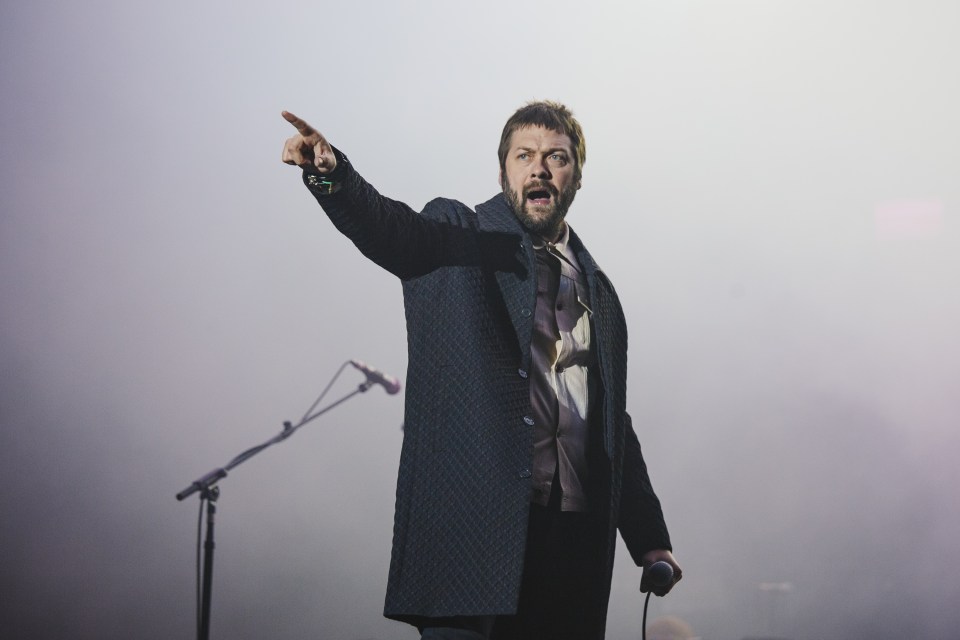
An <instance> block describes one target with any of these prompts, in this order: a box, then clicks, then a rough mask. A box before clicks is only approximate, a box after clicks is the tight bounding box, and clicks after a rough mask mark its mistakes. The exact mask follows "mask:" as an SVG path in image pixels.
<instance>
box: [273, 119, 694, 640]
mask: <svg viewBox="0 0 960 640" xmlns="http://www.w3.org/2000/svg"><path fill="white" fill-rule="evenodd" d="M283 117H284V118H285V119H286V120H287V121H288V122H290V123H291V124H292V125H293V126H294V127H295V128H296V129H297V135H295V136H293V137H292V138H290V139H289V140H287V141H286V144H285V145H284V149H283V158H282V159H283V161H284V162H286V163H287V164H292V165H298V166H300V167H302V168H303V170H304V171H303V178H304V182H305V184H306V185H307V187H308V188H309V189H310V191H311V192H312V193H313V195H314V196H315V197H316V199H317V200H318V201H319V203H320V205H321V206H322V207H323V209H324V211H325V212H326V213H327V215H328V216H329V218H330V219H331V221H332V222H333V223H334V225H335V226H336V227H337V228H338V229H339V230H340V231H341V232H342V233H343V234H344V235H346V236H347V237H348V238H350V239H351V240H352V241H353V242H354V244H356V246H357V247H358V248H359V249H360V251H361V252H363V254H364V255H366V256H367V257H368V258H370V259H371V260H373V261H374V262H376V263H377V264H379V265H381V266H382V267H384V268H385V269H387V270H388V271H390V272H392V273H393V274H395V275H396V276H398V277H399V278H400V279H401V280H402V282H403V291H404V305H405V308H406V320H407V333H408V348H409V364H408V371H407V396H406V409H405V418H404V424H405V428H404V441H403V448H402V451H401V458H400V472H399V476H398V481H397V506H396V514H395V521H394V541H393V554H392V558H391V564H390V577H389V581H388V585H387V596H386V604H385V609H384V615H386V616H387V617H390V618H393V619H397V620H402V621H405V622H409V623H410V624H413V625H416V626H417V627H418V628H419V629H420V631H421V633H422V636H421V637H422V638H464V639H465V638H472V639H478V638H496V639H505V638H509V639H525V640H532V639H537V640H558V639H563V638H570V639H576V640H584V639H592V638H602V637H603V634H604V626H605V623H606V611H607V602H608V599H609V593H610V580H611V572H612V570H613V556H614V548H615V541H616V531H617V529H619V530H620V532H621V535H622V536H623V539H624V541H625V542H626V544H627V547H628V549H629V551H630V554H631V556H632V557H633V559H634V561H635V562H636V563H637V564H638V565H641V566H643V567H644V568H645V569H646V567H649V566H650V565H651V564H653V563H654V562H657V561H660V560H663V561H666V562H668V563H669V564H671V565H672V566H673V569H674V582H675V581H677V580H679V579H680V576H681V572H680V567H679V566H678V565H677V563H676V561H675V560H674V558H673V555H672V553H671V546H670V540H669V536H668V534H667V528H666V525H665V524H664V521H663V516H662V513H661V509H660V503H659V500H658V499H657V497H656V495H655V494H654V492H653V489H652V487H651V485H650V481H649V478H648V476H647V471H646V466H645V464H644V461H643V457H642V455H641V451H640V445H639V443H638V441H637V437H636V435H635V434H634V431H633V428H632V426H631V423H630V417H629V415H628V414H627V412H626V372H627V360H626V347H627V335H626V322H625V321H624V318H623V312H622V310H621V307H620V303H619V301H618V299H617V296H616V293H615V292H614V290H613V287H612V285H611V284H610V282H609V280H608V279H607V277H606V275H605V274H604V273H603V272H602V271H601V270H600V269H599V268H598V267H597V265H596V263H595V262H594V260H593V258H592V257H591V256H590V254H589V253H588V252H587V250H586V249H585V248H584V246H583V244H582V243H581V242H580V240H579V238H578V237H577V236H576V234H574V233H573V232H572V230H571V229H570V227H569V226H568V225H567V223H566V220H565V217H566V214H567V210H568V208H569V207H570V205H571V203H572V202H573V200H574V196H575V195H576V192H577V190H578V189H579V188H580V183H581V175H582V168H583V163H584V160H585V156H586V145H585V143H584V139H583V132H582V130H581V128H580V124H579V123H578V122H577V121H576V119H574V117H573V115H572V114H571V113H570V111H569V110H568V109H567V108H566V107H564V106H563V105H560V104H557V103H553V102H534V103H530V104H528V105H526V106H525V107H522V108H521V109H519V110H518V111H517V112H516V113H515V114H514V115H513V116H512V117H511V118H510V119H509V120H508V121H507V124H506V126H505V127H504V130H503V134H502V136H501V141H500V147H499V151H498V155H499V159H500V186H501V188H502V193H500V194H498V195H496V196H495V197H493V198H492V199H490V200H489V201H487V202H485V203H483V204H481V205H478V206H477V207H476V209H475V210H471V209H470V208H468V207H466V206H465V205H463V204H461V203H459V202H456V201H453V200H445V199H436V200H433V201H431V202H430V203H428V204H427V206H426V207H425V208H424V210H423V212H422V213H419V214H418V213H416V212H414V211H413V210H412V209H410V208H409V207H408V206H406V205H405V204H403V203H401V202H397V201H394V200H391V199H389V198H385V197H383V196H381V195H380V194H379V193H378V192H377V191H376V190H375V189H374V188H373V187H372V186H371V185H369V184H368V183H367V182H366V181H364V180H363V178H361V177H360V175H359V174H358V173H357V171H356V170H355V169H354V168H353V165H352V164H351V163H350V162H349V161H348V160H347V158H346V156H344V155H343V154H342V153H341V152H340V151H339V150H337V149H335V148H333V147H332V146H331V145H330V144H329V143H328V142H327V140H326V139H325V138H324V137H323V136H322V135H321V134H320V133H319V132H318V131H316V130H315V129H313V128H312V127H311V126H310V125H308V124H307V123H306V122H304V121H303V120H301V119H299V118H297V117H296V116H294V115H293V114H291V113H288V112H286V111H285V112H283ZM649 582H650V581H649V580H648V577H647V575H646V571H645V572H644V576H643V578H642V579H641V588H642V589H644V590H653V591H654V592H655V593H658V594H659V595H664V594H665V593H667V592H668V591H669V590H670V588H671V587H672V586H673V584H672V583H671V584H669V585H666V586H663V587H654V586H653V585H652V584H649Z"/></svg>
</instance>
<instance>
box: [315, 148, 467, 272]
mask: <svg viewBox="0 0 960 640" xmlns="http://www.w3.org/2000/svg"><path fill="white" fill-rule="evenodd" d="M334 152H335V153H336V157H337V168H336V170H335V171H334V173H333V174H331V177H335V179H336V181H337V182H338V183H339V184H340V185H341V188H340V190H339V191H337V192H336V193H332V194H324V193H321V192H320V191H319V190H317V189H314V188H311V186H310V184H309V182H308V181H307V174H306V173H305V174H304V183H305V184H306V185H307V188H308V189H309V190H310V192H311V193H312V194H313V195H314V197H315V198H316V199H317V202H319V203H320V206H321V207H322V208H323V210H324V212H325V213H326V214H327V217H329V218H330V220H331V221H332V222H333V224H334V226H335V227H336V228H337V229H338V230H339V231H340V232H341V233H343V234H344V235H345V236H347V237H348V238H349V239H350V240H351V241H352V242H353V243H354V245H356V247H357V248H358V249H359V250H360V252H361V253H363V255H365V256H366V257H367V258H369V259H370V260H372V261H373V262H375V263H376V264H378V265H380V266H381V267H383V268H384V269H386V270H387V271H389V272H391V273H393V274H394V275H396V276H397V277H399V278H401V279H410V278H414V277H416V276H421V275H424V274H426V273H429V272H430V271H433V270H434V269H436V268H438V267H440V266H444V265H446V264H451V263H452V262H454V261H457V262H462V261H463V260H464V255H468V256H469V255H470V254H471V252H465V250H464V249H465V245H470V244H473V243H472V241H471V233H470V231H469V229H468V228H467V227H468V226H469V221H468V220H467V219H466V218H465V216H464V215H463V210H466V207H463V205H459V203H456V202H454V201H452V200H444V199H440V198H438V199H435V200H432V201H431V202H429V203H427V206H426V207H425V208H424V211H423V213H422V214H421V213H417V212H416V211H414V210H413V209H411V208H410V207H409V206H407V205H406V204H404V203H403V202H399V201H397V200H392V199H390V198H387V197H385V196H382V195H380V193H379V192H378V191H377V190H376V189H375V188H374V187H373V186H372V185H371V184H370V183H368V182H367V181H366V180H364V179H363V177H361V176H360V174H359V173H357V171H356V170H355V169H354V168H353V165H352V164H350V162H349V161H348V160H347V158H346V156H344V155H343V154H342V153H341V152H340V151H339V150H336V149H335V150H334ZM458 205H459V206H458Z"/></svg>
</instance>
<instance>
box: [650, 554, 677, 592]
mask: <svg viewBox="0 0 960 640" xmlns="http://www.w3.org/2000/svg"><path fill="white" fill-rule="evenodd" d="M647 575H648V576H649V578H650V584H652V585H653V586H655V587H665V586H667V585H669V584H670V583H671V582H673V567H672V566H670V563H669V562H664V561H663V560H660V561H659V562H654V563H653V564H652V565H650V566H649V567H647Z"/></svg>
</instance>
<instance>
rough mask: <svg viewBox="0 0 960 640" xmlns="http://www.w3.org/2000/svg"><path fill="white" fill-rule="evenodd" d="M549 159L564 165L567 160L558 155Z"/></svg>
mask: <svg viewBox="0 0 960 640" xmlns="http://www.w3.org/2000/svg"><path fill="white" fill-rule="evenodd" d="M550 159H551V160H554V161H556V162H564V163H565V162H566V161H567V158H566V157H565V156H563V155H561V154H559V153H555V154H553V155H552V156H550Z"/></svg>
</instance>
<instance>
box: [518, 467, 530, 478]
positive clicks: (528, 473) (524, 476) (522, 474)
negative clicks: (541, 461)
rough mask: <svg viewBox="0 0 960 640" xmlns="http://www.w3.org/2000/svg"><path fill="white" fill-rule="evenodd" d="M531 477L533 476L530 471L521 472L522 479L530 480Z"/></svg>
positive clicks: (522, 470)
mask: <svg viewBox="0 0 960 640" xmlns="http://www.w3.org/2000/svg"><path fill="white" fill-rule="evenodd" d="M530 476H531V473H530V469H521V470H520V477H521V478H529V477H530Z"/></svg>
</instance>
